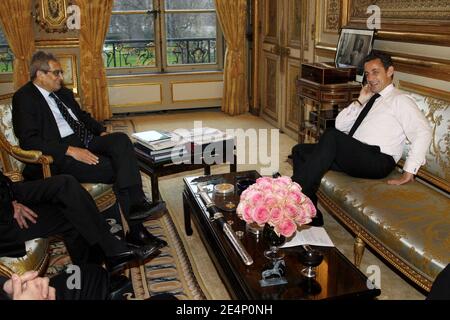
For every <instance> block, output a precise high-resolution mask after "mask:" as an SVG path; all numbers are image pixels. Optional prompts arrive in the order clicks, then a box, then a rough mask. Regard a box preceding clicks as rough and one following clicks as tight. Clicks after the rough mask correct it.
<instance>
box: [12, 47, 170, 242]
mask: <svg viewBox="0 0 450 320" xmlns="http://www.w3.org/2000/svg"><path fill="white" fill-rule="evenodd" d="M30 74H31V81H30V82H28V83H27V84H26V85H24V86H23V87H22V88H20V89H19V90H18V91H17V92H16V93H15V94H14V96H13V101H12V105H13V125H14V132H15V134H16V136H17V137H18V139H19V142H20V146H21V147H22V148H24V149H26V150H30V149H35V150H41V151H42V152H43V153H44V154H48V155H51V156H52V157H53V160H54V162H53V164H52V165H51V170H52V173H53V174H70V175H72V176H74V177H75V178H76V179H77V180H78V181H79V182H82V183H84V182H90V183H97V182H98V183H114V192H115V194H116V195H117V198H118V200H119V203H120V205H121V208H122V210H123V213H124V216H125V218H126V219H127V221H128V224H129V227H130V233H129V234H127V241H128V242H130V243H134V244H136V245H142V244H154V245H160V244H164V245H167V243H165V242H164V241H163V240H161V239H158V238H156V237H154V236H153V235H152V234H151V233H149V232H148V231H147V229H145V228H144V227H143V226H142V223H141V222H142V219H145V218H147V217H148V216H149V215H151V214H155V213H159V212H164V210H165V204H164V203H163V202H158V203H154V204H151V203H150V202H149V201H148V200H147V199H146V197H145V195H144V192H143V191H142V181H141V176H140V173H139V168H138V164H137V160H136V158H135V155H134V149H133V145H132V143H131V141H130V139H129V138H128V136H127V135H126V134H124V133H107V132H106V129H105V128H104V127H103V126H102V125H101V124H100V123H98V122H97V121H96V120H95V119H93V118H92V117H91V116H90V115H89V113H87V112H84V111H83V110H81V108H80V106H79V105H78V103H77V102H76V100H75V98H74V96H73V93H72V91H70V90H68V89H67V88H64V86H63V77H62V70H61V65H60V63H59V62H58V60H57V59H56V58H55V57H54V56H53V55H52V54H50V53H46V52H43V51H39V52H36V53H35V54H34V55H33V58H32V61H31V65H30ZM23 174H24V177H25V178H26V179H36V178H40V177H41V170H40V168H39V167H38V166H36V165H27V166H26V167H25V169H24V172H23Z"/></svg>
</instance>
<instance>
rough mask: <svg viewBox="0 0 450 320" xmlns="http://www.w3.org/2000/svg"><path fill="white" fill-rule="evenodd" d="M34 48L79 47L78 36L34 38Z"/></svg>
mask: <svg viewBox="0 0 450 320" xmlns="http://www.w3.org/2000/svg"><path fill="white" fill-rule="evenodd" d="M35 45H36V48H76V47H79V45H80V41H79V39H78V38H65V39H53V40H36V41H35Z"/></svg>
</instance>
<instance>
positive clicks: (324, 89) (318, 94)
mask: <svg viewBox="0 0 450 320" xmlns="http://www.w3.org/2000/svg"><path fill="white" fill-rule="evenodd" d="M360 90H361V84H360V83H358V82H345V83H335V84H320V83H317V82H313V81H310V80H307V79H304V78H300V79H299V80H298V81H297V93H298V95H299V97H300V105H299V112H300V114H299V121H300V123H299V127H300V130H299V134H298V142H299V143H304V142H306V141H307V140H311V139H312V140H317V139H318V138H319V137H320V134H321V133H322V132H323V130H324V129H325V128H326V126H329V125H332V124H334V121H330V120H333V119H334V118H335V117H336V115H337V113H338V112H339V111H340V110H342V109H344V108H345V107H347V106H348V105H349V104H350V103H351V102H352V101H353V100H356V99H357V98H358V96H359V92H360ZM307 99H309V100H310V101H311V102H312V105H313V106H312V109H311V110H309V109H308V108H307V107H306V100H307ZM310 113H311V114H310ZM308 138H311V139H308Z"/></svg>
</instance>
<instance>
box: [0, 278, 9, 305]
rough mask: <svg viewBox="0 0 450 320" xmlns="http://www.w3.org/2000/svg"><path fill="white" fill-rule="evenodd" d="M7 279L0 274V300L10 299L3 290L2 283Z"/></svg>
mask: <svg viewBox="0 0 450 320" xmlns="http://www.w3.org/2000/svg"><path fill="white" fill-rule="evenodd" d="M7 280H8V278H5V277H3V276H0V300H11V299H10V298H9V297H8V295H7V294H6V292H5V291H3V285H4V284H5V282H6V281H7Z"/></svg>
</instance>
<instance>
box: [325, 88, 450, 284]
mask: <svg viewBox="0 0 450 320" xmlns="http://www.w3.org/2000/svg"><path fill="white" fill-rule="evenodd" d="M400 88H401V89H403V90H406V91H409V93H410V94H411V96H412V97H413V98H414V99H415V100H416V102H417V103H418V105H419V108H420V109H421V110H422V112H423V113H424V114H425V115H426V117H427V119H428V120H429V121H430V124H431V126H432V129H433V141H432V144H431V146H430V148H429V150H428V153H427V156H426V160H427V162H426V165H424V166H422V168H421V170H420V172H419V173H418V175H417V177H416V180H415V181H414V182H413V183H409V184H407V185H403V186H391V185H388V184H387V180H388V179H391V178H393V177H398V176H399V175H400V174H401V173H400V172H398V171H395V172H392V173H391V175H390V176H388V177H387V178H385V179H382V180H366V179H357V178H352V177H350V176H348V175H346V174H343V173H339V172H334V171H330V172H328V173H327V174H326V175H325V177H324V178H323V179H322V182H321V186H320V189H319V193H318V196H319V202H320V204H322V206H323V207H324V208H325V209H327V210H328V212H330V213H331V214H332V215H333V216H335V217H336V218H337V219H338V220H339V221H340V222H342V223H343V224H344V225H345V226H346V227H348V229H350V231H351V232H352V233H353V234H354V235H355V244H354V254H355V264H356V265H358V266H359V265H360V263H361V259H362V256H363V252H364V248H365V245H368V246H369V247H371V248H372V249H373V250H375V251H376V252H377V253H378V254H379V255H381V257H383V258H384V259H385V260H386V261H388V262H389V263H390V264H391V265H392V266H393V267H394V268H396V269H398V270H399V271H400V272H402V273H403V274H404V275H405V276H406V277H408V278H409V279H410V280H412V281H413V282H414V283H416V284H417V285H418V286H419V287H421V288H423V289H425V290H427V291H429V290H430V288H431V285H432V283H433V281H434V279H435V278H436V276H437V274H438V273H439V272H440V271H441V270H442V269H443V268H444V267H445V266H446V265H447V264H448V263H450V197H449V191H450V133H449V132H450V95H449V93H448V92H447V93H445V92H441V91H437V90H434V89H430V88H425V87H422V86H418V85H414V84H410V83H406V82H401V83H400ZM407 152H408V148H406V149H405V152H404V155H403V159H404V158H405V155H406V154H407ZM402 164H403V161H400V163H399V169H400V168H401V165H402Z"/></svg>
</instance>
